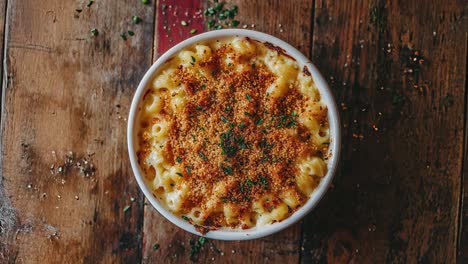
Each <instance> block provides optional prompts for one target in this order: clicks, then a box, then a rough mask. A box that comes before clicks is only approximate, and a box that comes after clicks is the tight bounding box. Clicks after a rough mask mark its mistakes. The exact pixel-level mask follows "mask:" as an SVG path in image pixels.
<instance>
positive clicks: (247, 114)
mask: <svg viewBox="0 0 468 264" xmlns="http://www.w3.org/2000/svg"><path fill="white" fill-rule="evenodd" d="M244 115H246V116H249V117H253V116H254V115H253V114H251V113H249V112H244Z"/></svg>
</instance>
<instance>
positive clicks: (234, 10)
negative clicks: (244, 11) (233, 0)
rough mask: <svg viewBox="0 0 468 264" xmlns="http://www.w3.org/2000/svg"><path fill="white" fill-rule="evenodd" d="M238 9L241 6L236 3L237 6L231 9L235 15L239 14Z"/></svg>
mask: <svg viewBox="0 0 468 264" xmlns="http://www.w3.org/2000/svg"><path fill="white" fill-rule="evenodd" d="M238 9H239V8H238V7H237V6H236V5H235V6H233V7H232V8H231V10H230V11H231V12H232V13H234V14H235V15H237V11H238Z"/></svg>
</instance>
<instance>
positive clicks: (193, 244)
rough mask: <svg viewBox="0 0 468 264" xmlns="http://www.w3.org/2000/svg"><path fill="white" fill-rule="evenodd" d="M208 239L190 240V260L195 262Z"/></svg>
mask: <svg viewBox="0 0 468 264" xmlns="http://www.w3.org/2000/svg"><path fill="white" fill-rule="evenodd" d="M206 241H207V240H206V238H204V237H199V238H198V240H194V239H190V241H189V244H190V252H189V257H190V260H192V261H195V260H196V256H197V254H198V253H199V252H200V250H201V248H202V247H203V245H204V244H205V243H206Z"/></svg>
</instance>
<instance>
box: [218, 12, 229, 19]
mask: <svg viewBox="0 0 468 264" xmlns="http://www.w3.org/2000/svg"><path fill="white" fill-rule="evenodd" d="M218 18H219V20H225V19H226V18H227V16H226V15H225V14H224V13H220V14H219V15H218Z"/></svg>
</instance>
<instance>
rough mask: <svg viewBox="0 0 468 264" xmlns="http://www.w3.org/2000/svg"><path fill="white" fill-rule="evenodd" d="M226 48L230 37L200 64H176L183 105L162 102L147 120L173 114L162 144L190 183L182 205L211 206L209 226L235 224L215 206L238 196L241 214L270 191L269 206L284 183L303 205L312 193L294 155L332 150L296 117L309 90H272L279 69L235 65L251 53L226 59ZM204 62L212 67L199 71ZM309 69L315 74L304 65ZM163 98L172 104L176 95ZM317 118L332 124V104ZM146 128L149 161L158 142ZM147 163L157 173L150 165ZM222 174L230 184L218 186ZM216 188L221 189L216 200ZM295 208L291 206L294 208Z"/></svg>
mask: <svg viewBox="0 0 468 264" xmlns="http://www.w3.org/2000/svg"><path fill="white" fill-rule="evenodd" d="M267 47H268V45H267ZM226 53H233V54H235V52H234V51H233V50H232V47H231V46H230V45H228V44H226V45H223V46H222V47H221V48H219V49H216V50H213V51H212V54H211V56H210V57H209V59H208V60H200V61H194V62H193V64H194V67H184V66H182V65H180V66H178V67H177V69H176V70H175V72H174V74H173V76H172V77H173V81H175V82H176V83H177V84H178V85H181V86H182V87H185V88H184V89H185V93H186V103H185V105H184V107H183V109H182V111H181V112H180V113H177V114H172V113H170V112H169V111H166V110H165V109H163V110H162V112H161V114H160V115H159V116H158V117H155V118H153V119H152V120H149V121H148V122H149V123H150V124H145V125H146V127H151V124H153V123H157V122H160V121H161V120H165V121H167V122H169V132H168V133H169V134H168V141H167V142H166V144H165V145H164V146H161V147H162V148H163V153H164V158H165V160H167V161H168V163H169V164H170V165H171V166H176V167H177V168H178V174H179V175H180V177H182V178H183V181H184V182H185V183H186V184H187V185H188V186H189V188H188V192H187V193H186V195H185V197H184V202H183V204H182V210H181V211H182V212H186V213H188V212H190V211H191V209H192V208H201V209H202V210H207V211H210V212H211V213H210V214H209V215H207V216H206V217H205V218H204V221H203V224H202V225H203V226H205V227H220V226H228V225H229V224H228V223H226V221H225V217H224V215H223V212H222V211H220V210H218V209H215V208H219V207H220V206H223V205H225V204H236V207H235V208H236V210H238V213H239V215H242V214H243V213H246V212H247V213H249V212H251V211H252V206H253V203H254V202H255V201H257V200H258V199H260V198H261V197H264V196H265V195H266V194H269V195H271V197H272V199H268V200H267V201H266V202H265V203H264V204H263V206H264V207H265V208H268V210H270V211H271V210H273V209H274V208H275V206H276V205H278V204H279V203H280V201H281V200H280V196H281V194H282V193H284V191H285V190H290V191H291V193H292V194H293V195H294V196H295V197H296V198H297V199H298V200H299V201H300V204H299V206H300V205H302V204H303V203H304V202H305V201H306V200H307V197H306V196H305V195H304V194H302V193H301V192H300V191H299V189H298V187H297V184H296V182H295V177H294V175H296V174H297V173H298V172H297V166H296V161H297V159H298V158H300V157H306V156H318V157H322V158H326V157H324V156H325V155H326V153H327V150H328V149H327V147H325V148H324V147H323V146H320V147H318V146H316V145H315V144H313V143H312V140H311V134H310V130H309V129H307V128H306V127H304V126H303V125H301V124H300V122H298V113H300V112H304V111H305V107H306V100H307V98H305V97H304V95H302V94H301V93H300V92H299V89H298V88H297V87H295V85H296V84H295V83H294V82H292V83H291V84H290V87H289V89H287V93H286V94H285V95H284V96H281V97H279V98H274V97H272V96H269V94H268V93H267V89H268V87H270V85H272V84H273V83H274V82H275V80H276V79H277V78H278V77H277V76H276V75H275V74H273V73H272V72H271V71H270V70H269V69H268V67H267V66H266V65H264V64H263V63H261V62H260V61H257V62H256V63H252V64H249V65H248V66H247V67H244V68H243V70H241V71H239V70H238V69H237V68H236V66H237V65H238V64H242V63H244V64H245V59H244V58H243V57H242V56H241V55H236V56H234V57H233V58H232V62H231V63H225V60H223V59H222V58H224V57H225V54H226ZM199 69H203V70H204V71H205V72H208V73H209V74H201V73H200V71H199ZM304 73H305V74H309V75H310V73H309V72H308V71H307V69H306V68H304ZM164 100H165V102H164V105H166V106H167V105H169V104H170V100H171V97H170V96H167V97H165V99H164ZM313 118H314V119H316V120H318V122H319V123H320V124H322V125H324V124H325V125H327V123H328V121H327V109H326V108H323V109H320V110H319V111H316V112H314V113H313ZM140 135H141V142H140V144H141V146H142V148H141V149H140V152H139V157H140V163H141V164H144V160H145V159H146V158H147V156H148V155H149V153H150V152H151V148H152V147H154V146H151V145H150V144H149V143H148V142H149V140H150V138H149V137H150V136H149V135H148V133H143V134H140ZM146 170H147V173H149V174H151V173H153V174H154V171H152V172H150V171H149V170H153V169H151V168H150V167H149V166H146ZM220 182H222V183H223V184H225V186H226V188H225V189H224V190H222V191H219V190H216V186H217V185H218V184H219V183H220ZM213 195H217V197H216V201H214V202H213ZM299 206H298V207H299ZM296 209H297V207H296V208H289V213H292V212H294V211H295V210H296ZM231 226H235V224H231ZM241 227H242V226H241ZM243 228H246V226H244V227H243Z"/></svg>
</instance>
